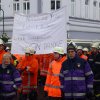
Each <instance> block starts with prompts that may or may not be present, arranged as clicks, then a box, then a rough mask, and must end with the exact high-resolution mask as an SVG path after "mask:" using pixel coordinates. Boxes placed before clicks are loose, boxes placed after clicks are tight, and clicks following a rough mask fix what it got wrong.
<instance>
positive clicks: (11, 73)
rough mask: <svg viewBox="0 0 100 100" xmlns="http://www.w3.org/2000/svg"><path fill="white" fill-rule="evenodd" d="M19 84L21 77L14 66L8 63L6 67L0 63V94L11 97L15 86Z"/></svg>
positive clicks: (14, 91)
mask: <svg viewBox="0 0 100 100" xmlns="http://www.w3.org/2000/svg"><path fill="white" fill-rule="evenodd" d="M20 85H21V77H20V74H19V72H18V71H17V70H16V69H15V67H14V66H13V65H12V64H10V65H8V66H7V68H5V69H4V68H3V67H2V65H0V96H4V97H12V96H14V95H16V91H17V88H18V87H19V86H20Z"/></svg>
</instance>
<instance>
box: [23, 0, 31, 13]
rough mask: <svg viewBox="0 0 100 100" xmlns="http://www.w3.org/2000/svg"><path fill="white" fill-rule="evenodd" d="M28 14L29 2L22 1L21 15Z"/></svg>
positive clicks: (26, 0)
mask: <svg viewBox="0 0 100 100" xmlns="http://www.w3.org/2000/svg"><path fill="white" fill-rule="evenodd" d="M29 12H30V1H29V0H24V1H23V13H24V14H29Z"/></svg>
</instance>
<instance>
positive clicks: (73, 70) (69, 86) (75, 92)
mask: <svg viewBox="0 0 100 100" xmlns="http://www.w3.org/2000/svg"><path fill="white" fill-rule="evenodd" d="M60 82H61V85H62V88H61V90H62V92H63V93H64V96H65V98H84V97H85V95H86V93H88V92H92V90H93V72H92V70H91V68H90V66H89V64H88V62H86V61H85V60H84V59H81V58H79V57H77V56H75V58H73V59H70V58H68V60H66V61H64V62H63V64H62V68H61V72H60Z"/></svg>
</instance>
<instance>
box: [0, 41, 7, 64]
mask: <svg viewBox="0 0 100 100" xmlns="http://www.w3.org/2000/svg"><path fill="white" fill-rule="evenodd" d="M4 49H5V46H4V42H3V40H2V39H0V64H2V57H3V55H4V54H5V53H6V51H5V50H4Z"/></svg>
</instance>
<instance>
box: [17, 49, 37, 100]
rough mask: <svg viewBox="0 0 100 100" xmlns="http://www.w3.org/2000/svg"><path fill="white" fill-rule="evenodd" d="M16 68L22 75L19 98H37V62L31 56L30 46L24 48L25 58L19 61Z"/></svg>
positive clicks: (30, 99) (24, 99) (25, 99)
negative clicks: (20, 95)
mask: <svg viewBox="0 0 100 100" xmlns="http://www.w3.org/2000/svg"><path fill="white" fill-rule="evenodd" d="M18 69H19V70H20V72H21V76H22V89H21V93H22V98H21V97H20V100H22V99H23V100H27V98H28V99H29V100H32V99H33V98H34V100H36V99H37V98H36V97H37V76H38V62H37V60H36V59H35V58H32V56H31V54H30V48H26V51H25V58H24V59H23V60H22V61H21V62H20V63H19V65H18Z"/></svg>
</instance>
